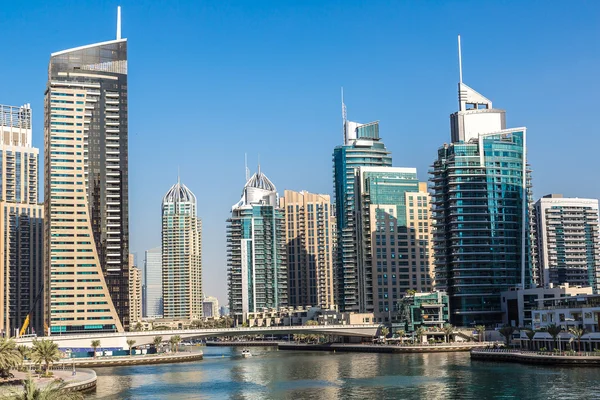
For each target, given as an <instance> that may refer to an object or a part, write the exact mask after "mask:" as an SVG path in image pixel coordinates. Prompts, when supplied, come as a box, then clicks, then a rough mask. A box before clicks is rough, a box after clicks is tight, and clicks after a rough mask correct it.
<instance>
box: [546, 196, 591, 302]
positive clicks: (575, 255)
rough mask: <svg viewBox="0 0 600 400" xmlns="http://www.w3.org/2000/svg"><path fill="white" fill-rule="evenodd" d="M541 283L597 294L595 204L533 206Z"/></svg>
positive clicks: (557, 199) (573, 201)
mask: <svg viewBox="0 0 600 400" xmlns="http://www.w3.org/2000/svg"><path fill="white" fill-rule="evenodd" d="M535 214H536V219H537V241H536V242H537V246H538V254H539V263H540V271H541V272H540V277H541V278H542V279H541V281H542V282H541V283H542V284H543V285H544V286H546V287H548V286H549V285H550V284H553V285H554V286H558V285H563V284H565V283H568V284H569V285H570V286H591V287H592V288H593V290H594V293H598V291H599V290H600V279H599V278H600V236H599V235H598V229H599V227H598V200H596V199H579V198H563V196H562V195H560V194H551V195H547V196H544V197H542V198H541V199H539V200H538V201H537V202H536V204H535Z"/></svg>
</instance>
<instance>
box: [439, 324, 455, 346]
mask: <svg viewBox="0 0 600 400" xmlns="http://www.w3.org/2000/svg"><path fill="white" fill-rule="evenodd" d="M442 331H443V332H444V336H446V343H450V339H451V338H452V334H453V333H454V327H453V326H452V325H450V324H446V325H444V327H443V328H442Z"/></svg>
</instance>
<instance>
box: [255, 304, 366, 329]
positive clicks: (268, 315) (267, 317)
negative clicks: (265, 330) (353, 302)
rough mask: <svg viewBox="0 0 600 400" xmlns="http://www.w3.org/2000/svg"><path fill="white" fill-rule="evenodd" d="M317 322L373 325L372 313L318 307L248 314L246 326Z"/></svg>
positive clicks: (323, 323)
mask: <svg viewBox="0 0 600 400" xmlns="http://www.w3.org/2000/svg"><path fill="white" fill-rule="evenodd" d="M311 320H312V321H317V322H318V323H319V325H360V324H373V323H375V319H374V314H373V313H350V312H340V311H338V310H337V309H335V308H333V307H332V308H329V309H323V308H320V307H298V308H291V307H290V308H281V309H279V310H275V309H269V310H264V311H262V312H256V313H248V319H247V320H246V323H247V324H248V326H292V325H296V326H297V325H306V322H307V321H311Z"/></svg>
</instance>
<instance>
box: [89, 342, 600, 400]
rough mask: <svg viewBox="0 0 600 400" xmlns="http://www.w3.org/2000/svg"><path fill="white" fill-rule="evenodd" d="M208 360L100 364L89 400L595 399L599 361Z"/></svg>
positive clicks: (270, 351)
mask: <svg viewBox="0 0 600 400" xmlns="http://www.w3.org/2000/svg"><path fill="white" fill-rule="evenodd" d="M201 349H202V351H204V353H205V358H204V360H202V361H198V362H192V363H183V364H163V365H151V366H132V367H112V368H97V369H96V372H97V374H98V388H97V390H96V392H95V393H93V394H90V395H88V396H87V397H86V398H90V399H248V400H250V399H290V400H300V399H377V400H382V399H458V398H460V399H491V398H498V399H594V398H600V392H599V391H598V386H597V382H598V380H599V378H600V368H558V367H543V366H531V365H521V364H512V363H495V362H484V361H471V359H470V357H469V354H468V353H437V354H436V353H432V354H370V353H325V352H293V351H277V350H276V349H275V348H267V347H253V348H250V351H251V352H252V355H253V356H252V357H251V358H243V357H242V356H241V351H242V349H241V348H231V347H202V348H201Z"/></svg>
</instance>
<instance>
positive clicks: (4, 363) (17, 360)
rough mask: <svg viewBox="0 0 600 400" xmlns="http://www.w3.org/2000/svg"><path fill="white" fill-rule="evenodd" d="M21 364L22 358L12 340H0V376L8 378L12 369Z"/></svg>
mask: <svg viewBox="0 0 600 400" xmlns="http://www.w3.org/2000/svg"><path fill="white" fill-rule="evenodd" d="M22 362H23V357H21V354H20V353H19V351H18V350H17V344H16V343H15V341H14V340H13V339H6V338H0V376H3V377H5V376H8V374H9V373H10V370H11V369H12V368H16V367H17V366H19V365H21V363H22Z"/></svg>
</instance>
